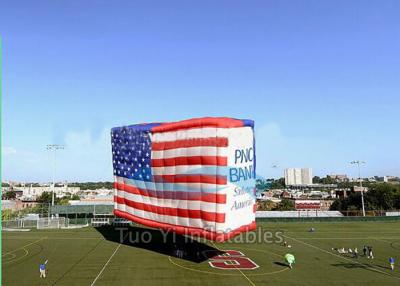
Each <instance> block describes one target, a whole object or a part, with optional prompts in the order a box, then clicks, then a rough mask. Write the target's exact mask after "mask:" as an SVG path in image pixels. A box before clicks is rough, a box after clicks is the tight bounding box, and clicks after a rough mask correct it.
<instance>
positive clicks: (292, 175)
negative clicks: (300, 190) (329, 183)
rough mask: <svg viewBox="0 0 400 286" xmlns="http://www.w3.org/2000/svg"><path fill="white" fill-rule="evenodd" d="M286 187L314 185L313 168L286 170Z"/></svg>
mask: <svg viewBox="0 0 400 286" xmlns="http://www.w3.org/2000/svg"><path fill="white" fill-rule="evenodd" d="M284 176H285V184H286V186H308V185H312V169H311V168H288V169H285V172H284Z"/></svg>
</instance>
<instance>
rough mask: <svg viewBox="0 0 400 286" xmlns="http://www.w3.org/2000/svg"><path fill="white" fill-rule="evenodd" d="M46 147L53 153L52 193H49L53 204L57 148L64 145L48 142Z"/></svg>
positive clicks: (62, 147)
mask: <svg viewBox="0 0 400 286" xmlns="http://www.w3.org/2000/svg"><path fill="white" fill-rule="evenodd" d="M46 149H47V150H49V151H53V154H54V160H53V188H52V189H53V190H52V195H51V205H52V206H54V192H55V188H56V167H57V150H63V149H64V146H63V145H58V144H48V145H47V146H46Z"/></svg>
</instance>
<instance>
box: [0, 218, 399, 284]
mask: <svg viewBox="0 0 400 286" xmlns="http://www.w3.org/2000/svg"><path fill="white" fill-rule="evenodd" d="M258 226H259V227H260V228H259V229H258V231H257V232H256V233H255V234H256V235H265V237H266V240H265V241H264V242H261V241H260V242H257V241H255V242H252V241H248V242H243V243H241V242H225V243H215V244H213V243H211V242H207V243H206V244H203V243H198V242H196V241H192V242H191V241H186V242H185V241H184V238H183V237H177V241H176V242H174V241H173V239H174V237H173V235H171V234H168V235H165V237H164V236H163V234H162V233H161V232H159V231H156V230H149V229H147V228H141V227H139V226H137V227H132V228H130V230H129V232H124V234H123V235H122V237H123V238H124V242H123V244H120V243H119V241H120V236H121V233H120V231H115V230H113V229H112V228H101V229H95V228H83V229H75V230H45V231H37V230H32V231H30V232H3V233H2V243H3V252H2V263H3V270H2V271H3V273H2V274H3V275H2V277H3V278H2V279H3V281H2V282H3V284H2V285H10V286H11V285H13V286H15V285H86V286H90V285H218V286H222V285H282V286H285V285H307V286H310V285H319V286H320V285H385V286H390V285H397V286H398V285H400V267H399V266H400V265H398V262H399V261H400V222H335V223H331V222H329V223H328V222H323V223H311V222H310V223H308V222H307V223H306V222H298V223H296V222H287V223H258ZM311 227H313V228H315V232H309V231H308V230H309V229H310V228H311ZM149 234H151V238H149V237H150V235H149ZM140 238H141V239H140ZM254 238H255V237H254V235H252V236H251V237H249V239H251V240H254ZM283 240H286V241H287V242H288V244H290V245H291V248H288V247H284V246H283V245H282V241H283ZM163 241H164V242H163ZM365 244H366V245H370V246H372V247H373V252H374V256H375V258H374V259H373V260H372V259H368V258H367V257H364V256H363V255H362V247H363V245H365ZM342 247H344V248H352V249H354V248H355V247H357V248H358V250H359V253H360V257H359V258H358V259H356V258H353V257H352V256H351V255H346V254H345V255H341V254H338V253H337V252H336V251H334V250H332V248H342ZM177 249H178V250H181V252H180V253H179V252H177V251H176V250H177ZM225 251H228V252H227V253H224V252H225ZM286 253H292V254H293V255H295V257H296V264H295V266H294V268H293V269H289V268H288V267H287V266H286V265H285V264H284V261H283V256H284V254H286ZM229 255H230V256H229ZM176 256H183V257H182V258H178V257H176ZM390 256H394V257H395V259H396V263H397V265H396V268H395V270H394V271H391V270H390V269H389V264H388V259H389V257H390ZM210 257H212V258H210ZM45 260H48V263H47V278H46V279H40V278H39V269H38V268H39V264H40V262H43V261H45ZM226 268H228V269H226Z"/></svg>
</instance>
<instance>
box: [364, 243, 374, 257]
mask: <svg viewBox="0 0 400 286" xmlns="http://www.w3.org/2000/svg"><path fill="white" fill-rule="evenodd" d="M363 253H364V256H366V257H368V258H371V259H374V254H373V253H372V246H368V245H364V246H363Z"/></svg>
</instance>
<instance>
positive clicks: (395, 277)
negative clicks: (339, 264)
mask: <svg viewBox="0 0 400 286" xmlns="http://www.w3.org/2000/svg"><path fill="white" fill-rule="evenodd" d="M282 236H283V237H286V238H289V239H291V240H294V241H296V242H298V243H301V244H304V245H306V246H308V247H311V248H314V249H317V250H319V251H321V252H324V253H327V254H330V255H332V256H335V257H339V258H342V259H344V260H346V261H350V262H352V263H356V264H359V265H362V266H364V267H366V268H368V269H370V270H373V271H375V272H378V273H381V274H384V275H387V276H389V277H392V278H394V279H398V280H400V277H397V276H393V275H392V274H390V273H386V272H384V271H381V270H379V269H376V268H375V267H372V266H369V265H367V264H364V263H361V262H358V261H356V260H352V259H350V258H347V257H344V256H341V255H338V254H336V253H332V252H329V251H327V250H325V249H322V248H319V247H318V246H315V245H312V244H309V243H307V242H304V241H301V240H298V239H296V238H293V237H290V236H287V235H282Z"/></svg>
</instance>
